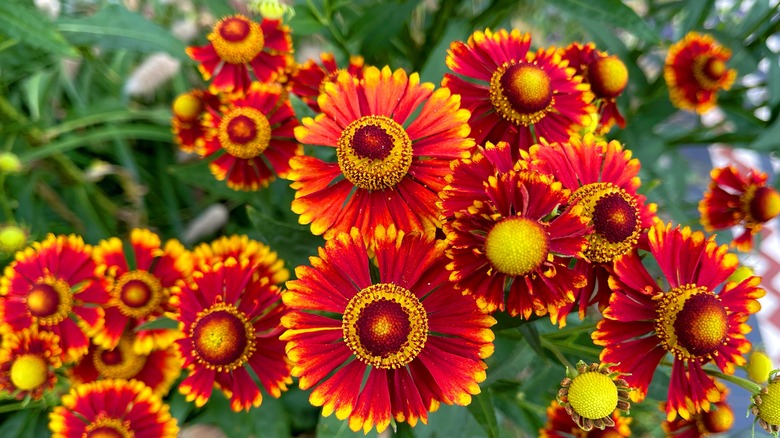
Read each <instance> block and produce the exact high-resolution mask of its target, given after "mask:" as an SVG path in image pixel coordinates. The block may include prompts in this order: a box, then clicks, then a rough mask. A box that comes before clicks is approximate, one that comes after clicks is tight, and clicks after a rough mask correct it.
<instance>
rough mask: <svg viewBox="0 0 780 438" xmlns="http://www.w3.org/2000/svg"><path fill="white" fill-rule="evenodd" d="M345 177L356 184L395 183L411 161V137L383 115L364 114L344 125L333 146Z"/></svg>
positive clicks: (387, 185) (385, 185) (380, 186)
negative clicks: (335, 145) (336, 146)
mask: <svg viewBox="0 0 780 438" xmlns="http://www.w3.org/2000/svg"><path fill="white" fill-rule="evenodd" d="M336 156H337V158H338V163H339V167H340V168H341V172H342V173H343V174H344V177H345V178H346V179H347V180H349V181H350V182H351V183H352V184H354V185H355V186H356V187H358V188H361V189H365V190H382V189H386V188H390V187H394V186H395V185H396V184H398V183H399V182H400V181H401V180H402V179H403V177H404V176H406V174H407V173H408V172H409V168H410V167H411V165H412V141H411V139H409V135H408V134H407V133H406V131H405V130H404V128H403V127H402V126H401V125H399V124H398V123H396V122H395V121H394V120H393V119H391V118H389V117H385V116H363V117H361V118H359V119H357V120H355V121H354V122H352V123H350V124H349V126H347V127H346V129H344V131H343V132H342V133H341V137H339V141H338V148H337V149H336Z"/></svg>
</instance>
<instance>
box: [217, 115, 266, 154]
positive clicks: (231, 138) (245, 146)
mask: <svg viewBox="0 0 780 438" xmlns="http://www.w3.org/2000/svg"><path fill="white" fill-rule="evenodd" d="M219 142H220V144H221V145H222V148H223V149H225V151H227V153H229V154H230V155H232V156H234V157H236V158H241V159H244V160H248V159H251V158H255V157H257V156H259V155H260V154H262V153H263V152H264V151H265V150H266V149H267V148H268V145H269V144H270V142H271V124H270V123H269V122H268V119H267V118H266V117H265V115H264V114H263V113H262V112H260V111H259V110H257V109H255V108H251V107H241V108H235V109H234V110H232V111H231V112H230V113H229V114H227V115H225V117H223V118H222V120H221V121H220V123H219Z"/></svg>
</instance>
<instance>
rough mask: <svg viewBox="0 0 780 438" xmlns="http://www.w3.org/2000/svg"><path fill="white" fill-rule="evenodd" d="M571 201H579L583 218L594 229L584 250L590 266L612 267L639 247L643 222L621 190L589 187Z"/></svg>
mask: <svg viewBox="0 0 780 438" xmlns="http://www.w3.org/2000/svg"><path fill="white" fill-rule="evenodd" d="M571 199H572V200H577V199H578V200H579V202H580V203H581V204H582V206H583V207H584V208H583V216H585V217H589V218H590V223H591V225H593V232H592V233H591V234H589V235H588V236H587V237H586V238H587V240H588V248H587V249H586V250H585V255H586V257H587V258H588V260H590V261H591V262H593V263H611V262H612V261H613V260H614V259H615V258H616V257H618V256H620V255H623V254H627V253H629V252H631V251H632V250H633V249H634V248H635V247H636V245H637V243H639V235H640V233H641V231H642V221H641V216H640V212H639V208H638V203H637V200H636V198H635V197H634V196H632V195H631V194H629V193H628V192H626V191H625V190H624V189H622V188H620V187H618V186H616V185H615V184H612V183H609V182H599V183H592V184H587V185H584V186H582V187H580V188H579V189H577V190H576V191H575V192H574V193H572V195H571Z"/></svg>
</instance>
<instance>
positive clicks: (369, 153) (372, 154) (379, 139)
mask: <svg viewBox="0 0 780 438" xmlns="http://www.w3.org/2000/svg"><path fill="white" fill-rule="evenodd" d="M352 150H354V151H355V155H357V156H358V157H360V158H369V159H371V160H382V159H385V158H387V156H388V155H390V151H392V150H393V137H392V136H391V135H390V134H388V133H387V132H385V130H384V129H382V128H381V127H379V126H376V125H365V126H361V127H359V128H358V129H357V131H355V134H354V135H353V137H352Z"/></svg>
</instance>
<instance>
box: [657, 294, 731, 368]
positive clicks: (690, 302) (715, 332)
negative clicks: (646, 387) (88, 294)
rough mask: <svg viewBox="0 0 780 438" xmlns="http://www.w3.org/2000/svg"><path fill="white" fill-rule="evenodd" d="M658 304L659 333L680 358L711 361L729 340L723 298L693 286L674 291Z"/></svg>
mask: <svg viewBox="0 0 780 438" xmlns="http://www.w3.org/2000/svg"><path fill="white" fill-rule="evenodd" d="M658 299H659V302H658V303H657V304H656V313H657V315H658V317H657V320H656V332H657V334H658V337H659V338H661V340H662V342H663V345H664V348H666V350H667V351H671V352H672V353H673V354H674V355H675V356H676V357H677V358H679V359H702V360H704V359H710V358H711V357H712V355H713V354H715V353H716V352H717V349H718V347H719V346H720V345H722V344H724V343H725V342H726V341H727V340H728V332H729V320H728V314H727V312H726V308H725V307H724V306H723V303H721V301H720V297H718V296H717V295H715V294H714V293H712V292H710V291H709V290H707V289H706V288H703V287H700V286H696V285H693V284H689V285H685V286H681V287H678V288H674V289H672V290H671V291H669V292H667V293H665V294H663V295H662V296H660V297H659V298H658Z"/></svg>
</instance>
